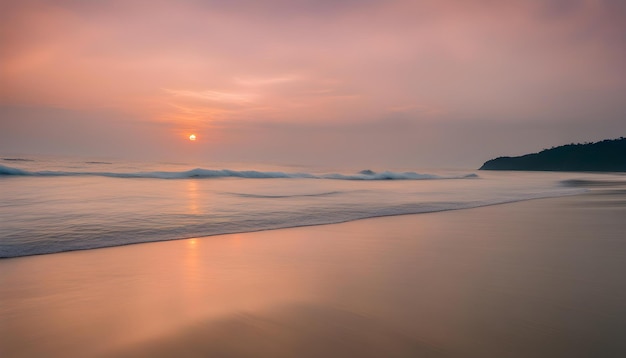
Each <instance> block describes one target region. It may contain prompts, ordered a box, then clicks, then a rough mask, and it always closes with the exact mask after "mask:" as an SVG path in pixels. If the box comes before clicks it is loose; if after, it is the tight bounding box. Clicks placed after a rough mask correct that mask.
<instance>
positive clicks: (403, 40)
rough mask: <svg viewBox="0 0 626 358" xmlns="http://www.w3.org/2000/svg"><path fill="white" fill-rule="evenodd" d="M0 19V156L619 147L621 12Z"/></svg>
mask: <svg viewBox="0 0 626 358" xmlns="http://www.w3.org/2000/svg"><path fill="white" fill-rule="evenodd" d="M0 4H1V5H0V43H1V48H0V50H1V52H0V61H1V62H0V81H1V82H0V85H1V86H0V154H7V155H8V154H22V153H24V154H64V155H72V154H74V155H89V156H103V157H129V158H149V159H167V160H180V161H184V160H185V158H190V157H191V158H193V159H194V160H196V159H203V160H209V161H222V160H230V161H255V162H269V163H302V164H323V165H366V166H379V167H384V166H404V167H423V166H461V167H476V166H479V165H480V164H481V163H482V162H483V161H485V160H487V159H489V158H491V157H494V156H499V155H517V154H522V153H525V152H529V151H537V150H539V149H542V148H544V147H550V146H553V145H559V144H565V143H569V142H578V141H593V140H599V139H604V138H614V137H619V136H622V135H625V133H626V100H624V98H626V66H625V65H626V3H624V2H622V1H619V0H578V1H577V0H543V1H539V0H529V1H493V0H465V1H446V0H426V1H375V0H361V1H357V0H345V1H338V0H335V1H326V0H317V1H313V0H295V1H294V0H292V1H287V0H274V1H253V0H234V1H233V0H231V1H200V0H196V1H193V0H189V1H176V2H172V1H169V2H168V1H102V2H92V1H78V0H75V1H73V0H59V1H30V0H23V1H5V0H0ZM192 132H193V133H196V134H197V135H198V141H196V142H193V143H192V142H189V141H188V140H187V139H186V138H187V136H188V135H189V134H191V133H192Z"/></svg>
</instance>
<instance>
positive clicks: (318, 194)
mask: <svg viewBox="0 0 626 358" xmlns="http://www.w3.org/2000/svg"><path fill="white" fill-rule="evenodd" d="M341 193H343V192H341V191H328V192H324V193H315V194H294V195H259V194H246V193H224V194H228V195H232V196H238V197H241V198H258V199H283V198H300V197H316V196H331V195H338V194H341Z"/></svg>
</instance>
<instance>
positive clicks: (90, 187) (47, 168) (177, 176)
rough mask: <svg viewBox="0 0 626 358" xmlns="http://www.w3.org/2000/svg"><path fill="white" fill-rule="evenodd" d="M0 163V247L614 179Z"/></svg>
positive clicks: (42, 247)
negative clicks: (0, 166)
mask: <svg viewBox="0 0 626 358" xmlns="http://www.w3.org/2000/svg"><path fill="white" fill-rule="evenodd" d="M16 159H19V160H16ZM1 165H2V166H3V167H2V168H4V169H2V168H0V169H2V170H0V171H2V172H3V173H4V174H3V175H0V187H1V188H2V190H1V191H0V220H1V222H2V225H1V226H0V257H16V256H26V255H34V254H45V253H54V252H61V251H71V250H80V249H92V248H100V247H110V246H119V245H126V244H133V243H140V242H147V241H162V240H173V239H181V238H189V237H200V236H208V235H217V234H225V233H236V232H249V231H258V230H267V229H277V228H285V227H296V226H306V225H317V224H328V223H337V222H344V221H350V220H356V219H363V218H369V217H377V216H388V215H401V214H413V213H423V212H432V211H445V210H454V209H464V208H471V207H477V206H485V205H491V204H497V203H504V202H513V201H519V200H526V199H530V198H540V197H553V196H562V195H569V194H574V193H580V192H582V191H584V190H585V189H583V188H581V187H580V186H576V185H569V184H576V183H578V182H580V181H582V182H586V181H589V180H595V181H597V180H612V181H619V180H623V179H624V177H623V176H617V175H608V174H604V175H602V174H580V173H578V174H575V173H511V172H509V173H505V172H477V171H471V170H460V171H451V170H448V171H442V170H411V169H401V170H387V169H384V168H383V169H381V170H369V169H368V170H361V171H358V170H349V169H345V170H336V169H335V170H332V169H330V170H329V169H326V170H323V169H320V168H294V167H287V168H284V167H283V168H281V167H267V166H262V165H256V166H251V165H248V166H241V165H232V166H231V168H227V170H223V169H224V167H223V166H216V165H210V164H205V165H202V164H197V165H198V166H203V167H204V169H194V166H193V165H190V164H173V163H127V162H103V161H85V160H82V161H77V160H75V159H54V160H52V159H49V158H48V159H42V158H30V159H29V158H4V159H3V161H2V163H1ZM216 175H217V176H216ZM568 180H569V181H568ZM564 181H565V182H564ZM577 181H578V182H577ZM568 183H569V184H568ZM565 184H568V185H565Z"/></svg>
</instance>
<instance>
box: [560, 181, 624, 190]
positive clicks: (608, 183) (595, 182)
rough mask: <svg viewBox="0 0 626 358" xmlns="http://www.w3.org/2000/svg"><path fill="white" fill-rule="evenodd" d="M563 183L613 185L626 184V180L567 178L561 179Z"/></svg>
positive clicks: (564, 184)
mask: <svg viewBox="0 0 626 358" xmlns="http://www.w3.org/2000/svg"><path fill="white" fill-rule="evenodd" d="M560 183H561V185H563V186H567V187H582V188H587V187H611V186H626V180H596V179H593V180H592V179H567V180H561V181H560Z"/></svg>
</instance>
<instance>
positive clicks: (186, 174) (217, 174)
mask: <svg viewBox="0 0 626 358" xmlns="http://www.w3.org/2000/svg"><path fill="white" fill-rule="evenodd" d="M0 176H35V177H60V176H102V177H111V178H151V179H189V178H196V179H202V178H247V179H334V180H428V179H471V178H478V175H476V174H473V173H472V174H465V175H460V176H439V175H434V174H419V173H415V172H391V171H383V172H378V173H377V172H374V171H372V170H369V169H368V170H362V171H360V172H358V173H356V174H339V173H330V174H311V173H287V172H261V171H256V170H241V171H240V170H230V169H220V170H213V169H202V168H196V169H192V170H187V171H179V172H165V171H163V172H160V171H156V172H128V173H125V172H119V173H118V172H90V171H51V170H43V171H28V170H23V169H18V168H13V167H8V166H5V165H1V164H0Z"/></svg>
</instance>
